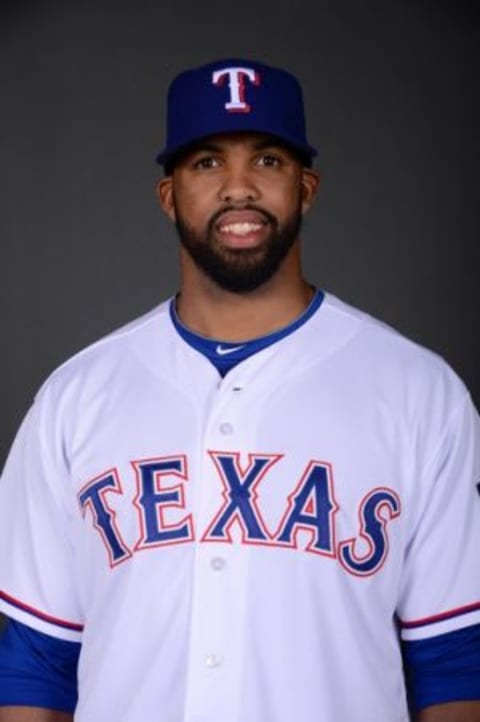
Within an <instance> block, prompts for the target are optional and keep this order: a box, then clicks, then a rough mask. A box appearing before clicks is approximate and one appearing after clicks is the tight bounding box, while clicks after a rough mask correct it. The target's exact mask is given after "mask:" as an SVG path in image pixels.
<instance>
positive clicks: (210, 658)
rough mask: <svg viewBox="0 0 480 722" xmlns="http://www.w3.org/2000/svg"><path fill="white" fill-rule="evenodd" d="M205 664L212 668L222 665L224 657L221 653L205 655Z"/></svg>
mask: <svg viewBox="0 0 480 722" xmlns="http://www.w3.org/2000/svg"><path fill="white" fill-rule="evenodd" d="M205 664H206V665H207V667H209V668H210V669H213V668H214V667H220V665H221V664H222V658H221V656H220V655H219V654H209V655H207V657H205Z"/></svg>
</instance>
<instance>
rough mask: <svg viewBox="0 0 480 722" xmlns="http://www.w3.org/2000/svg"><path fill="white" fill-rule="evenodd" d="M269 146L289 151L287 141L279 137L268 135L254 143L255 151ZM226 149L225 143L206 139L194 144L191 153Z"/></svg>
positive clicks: (218, 151) (217, 151)
mask: <svg viewBox="0 0 480 722" xmlns="http://www.w3.org/2000/svg"><path fill="white" fill-rule="evenodd" d="M267 148H277V149H278V150H286V151H287V150H288V145H287V144H286V143H282V141H281V140H278V139H277V138H274V137H268V136H267V137H266V138H260V139H259V140H257V141H255V143H253V145H252V150H253V151H259V150H265V149H267ZM224 150H225V146H224V145H223V144H221V143H215V141H211V140H205V141H203V142H202V141H200V142H199V143H196V144H195V145H194V146H192V147H191V149H190V153H205V152H207V153H222V152H223V151H224Z"/></svg>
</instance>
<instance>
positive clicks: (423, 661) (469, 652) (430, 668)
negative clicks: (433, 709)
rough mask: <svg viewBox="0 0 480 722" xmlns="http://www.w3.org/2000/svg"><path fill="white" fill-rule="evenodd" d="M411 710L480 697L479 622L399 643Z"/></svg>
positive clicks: (479, 698)
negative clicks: (432, 635) (427, 637)
mask: <svg viewBox="0 0 480 722" xmlns="http://www.w3.org/2000/svg"><path fill="white" fill-rule="evenodd" d="M402 649H403V658H404V663H405V676H406V679H407V686H408V690H409V697H410V702H411V704H412V706H413V710H414V711H417V710H420V709H423V708H424V707H428V706H429V705H432V704H442V703H446V702H455V701H460V700H480V624H476V625H473V626H471V627H466V628H464V629H459V630H456V631H454V632H448V633H447V634H441V635H439V636H437V637H432V638H430V639H420V640H415V641H408V642H403V643H402Z"/></svg>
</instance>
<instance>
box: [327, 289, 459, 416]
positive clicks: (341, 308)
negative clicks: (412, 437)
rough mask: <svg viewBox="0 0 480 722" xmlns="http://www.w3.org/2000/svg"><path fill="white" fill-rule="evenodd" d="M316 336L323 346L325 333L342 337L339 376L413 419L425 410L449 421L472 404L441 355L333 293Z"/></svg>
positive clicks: (338, 353)
mask: <svg viewBox="0 0 480 722" xmlns="http://www.w3.org/2000/svg"><path fill="white" fill-rule="evenodd" d="M322 314H323V318H322ZM314 333H315V335H316V337H317V338H318V341H319V343H321V338H322V336H323V335H326V336H327V337H328V335H330V336H331V337H332V338H333V339H335V340H337V339H338V338H341V339H342V343H341V345H340V346H339V347H338V349H337V352H336V353H335V355H334V361H335V364H336V365H337V369H338V371H339V373H343V374H344V375H345V376H348V377H349V378H353V380H354V381H355V382H356V383H357V384H359V385H362V386H363V387H364V388H365V389H366V390H367V391H368V392H370V396H371V397H372V398H373V397H375V398H376V399H377V400H378V399H383V400H384V402H385V404H396V405H397V407H398V408H399V409H402V408H403V410H405V411H406V412H408V415H409V416H411V417H412V418H413V417H414V415H415V413H416V411H417V410H419V409H420V408H422V409H423V412H427V413H428V416H429V417H430V418H431V417H432V415H435V414H436V413H438V414H439V415H440V416H442V417H444V418H445V417H446V416H448V415H449V414H450V413H451V412H452V410H453V409H454V408H455V407H458V406H461V405H462V404H464V403H465V401H466V400H467V403H468V399H469V393H468V390H467V389H466V387H465V385H464V383H463V381H462V379H460V377H459V376H458V375H457V374H456V372H455V371H454V370H453V369H452V368H451V366H450V365H449V364H448V363H447V362H446V361H445V359H444V358H442V356H441V355H439V354H438V353H436V352H434V351H432V350H430V349H428V348H425V347H424V346H422V345H421V344H419V343H417V342H415V341H413V340H411V339H409V338H407V337H405V336H404V335H403V334H401V333H399V332H398V331H397V330H396V329H394V328H392V327H391V326H389V325H388V324H386V323H384V322H382V321H380V320H378V319H377V318H374V317H373V316H371V315H369V314H368V313H365V312H363V311H361V310H359V309H357V308H355V307H353V306H351V305H349V304H348V303H344V302H343V301H341V300H339V299H338V298H336V297H335V296H333V295H331V294H328V293H327V294H326V296H325V301H324V304H323V306H322V307H321V309H320V313H319V314H317V328H316V329H315V330H314Z"/></svg>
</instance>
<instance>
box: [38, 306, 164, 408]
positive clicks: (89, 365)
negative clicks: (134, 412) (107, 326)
mask: <svg viewBox="0 0 480 722" xmlns="http://www.w3.org/2000/svg"><path fill="white" fill-rule="evenodd" d="M169 303H170V301H169V300H167V301H164V302H163V303H161V304H160V305H158V306H157V307H155V308H153V309H152V310H150V311H149V312H147V313H145V314H143V315H142V316H140V317H138V318H136V319H134V320H133V321H130V322H129V323H127V324H125V325H124V326H121V327H120V328H118V329H116V330H114V331H112V332H111V333H109V334H108V335H106V336H104V337H102V338H100V339H98V340H97V341H95V342H94V343H92V344H90V345H89V346H87V347H85V348H84V349H82V350H81V351H79V352H78V353H76V354H75V355H74V356H72V357H71V358H69V359H67V360H66V361H65V362H64V363H62V364H61V365H60V366H59V367H57V368H56V369H55V370H54V371H53V372H52V373H51V374H50V375H49V376H48V377H47V379H46V380H45V381H44V383H43V384H42V386H41V387H40V389H39V391H38V393H37V396H36V401H39V400H42V401H43V400H44V399H45V397H48V398H50V400H52V399H57V400H58V397H59V396H65V395H67V396H68V395H69V391H70V390H72V391H73V390H75V392H76V393H77V394H78V392H79V391H81V389H82V388H85V386H86V385H88V386H90V387H92V388H93V389H100V388H102V386H104V385H105V384H108V383H109V382H110V381H111V380H112V378H114V377H115V375H116V374H118V373H121V372H126V370H127V369H128V368H131V367H132V366H134V365H135V364H136V363H139V359H142V358H144V357H146V356H147V354H148V353H149V352H155V353H158V351H159V349H160V348H161V345H162V343H163V344H165V342H166V339H167V338H168V337H169V335H170V336H174V334H172V328H173V327H172V324H171V321H170V314H169Z"/></svg>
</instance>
